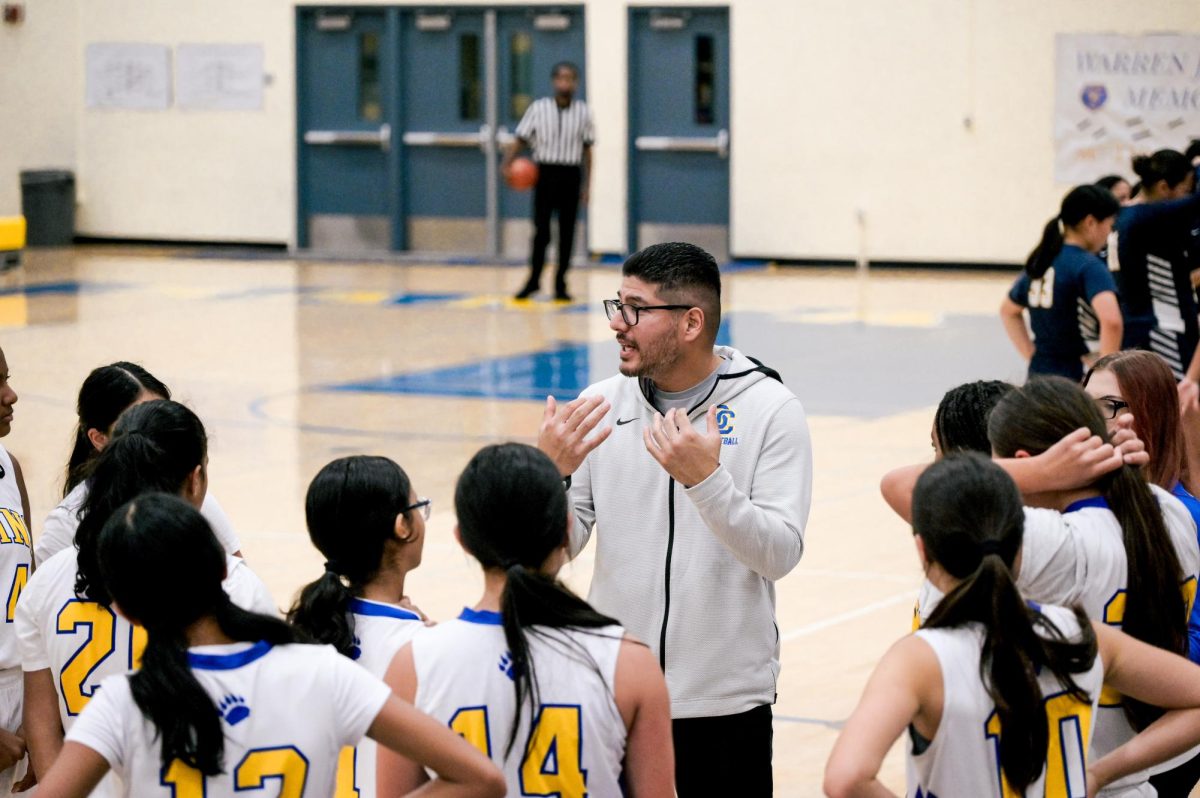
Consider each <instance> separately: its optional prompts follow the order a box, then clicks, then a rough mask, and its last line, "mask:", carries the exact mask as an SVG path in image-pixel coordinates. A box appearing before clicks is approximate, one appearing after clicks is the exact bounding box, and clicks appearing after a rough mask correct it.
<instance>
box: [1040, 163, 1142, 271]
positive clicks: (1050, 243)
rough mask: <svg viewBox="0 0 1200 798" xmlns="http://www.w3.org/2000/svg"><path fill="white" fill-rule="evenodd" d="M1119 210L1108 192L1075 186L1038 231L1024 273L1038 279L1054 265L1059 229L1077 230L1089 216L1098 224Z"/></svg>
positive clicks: (1060, 237)
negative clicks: (1054, 214) (1035, 243)
mask: <svg viewBox="0 0 1200 798" xmlns="http://www.w3.org/2000/svg"><path fill="white" fill-rule="evenodd" d="M1120 210H1121V203H1119V202H1117V198H1116V197H1114V196H1113V195H1112V192H1111V191H1109V190H1108V189H1107V188H1104V187H1103V186H1095V185H1084V186H1076V187H1075V188H1073V189H1071V190H1070V191H1069V192H1067V196H1065V197H1063V201H1062V207H1061V208H1060V209H1059V213H1058V216H1055V217H1054V218H1053V219H1051V220H1050V221H1049V222H1048V223H1047V224H1046V227H1045V229H1044V230H1042V240H1041V241H1040V242H1038V245H1037V247H1035V248H1034V250H1033V252H1031V253H1029V258H1028V259H1027V260H1026V261H1025V273H1026V274H1028V275H1029V277H1030V279H1032V280H1040V279H1041V278H1042V277H1043V276H1045V274H1046V272H1047V271H1048V270H1049V269H1050V267H1051V266H1053V265H1054V259H1055V258H1057V257H1058V255H1059V253H1061V252H1062V248H1063V230H1064V228H1068V227H1077V226H1078V225H1079V224H1081V223H1082V222H1083V220H1084V219H1086V218H1088V217H1089V216H1091V217H1092V218H1094V219H1095V220H1096V221H1098V222H1102V221H1104V220H1105V219H1108V218H1110V217H1113V216H1116V215H1117V212H1118V211H1120Z"/></svg>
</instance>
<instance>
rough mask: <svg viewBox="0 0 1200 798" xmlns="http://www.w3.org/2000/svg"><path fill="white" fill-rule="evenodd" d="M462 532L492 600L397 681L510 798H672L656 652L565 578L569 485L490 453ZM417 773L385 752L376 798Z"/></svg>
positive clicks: (426, 639) (465, 497)
mask: <svg viewBox="0 0 1200 798" xmlns="http://www.w3.org/2000/svg"><path fill="white" fill-rule="evenodd" d="M454 504H455V510H456V511H457V515H458V530H457V535H458V538H459V541H460V542H461V543H462V546H463V548H464V549H466V551H467V553H468V554H470V555H471V556H472V557H474V558H475V559H476V560H478V561H479V563H480V565H481V566H483V570H484V594H483V598H482V599H480V601H479V602H478V603H477V604H476V605H475V606H474V607H473V608H471V609H465V610H463V612H462V614H461V615H460V616H459V618H458V619H457V620H453V621H447V622H444V623H441V624H439V625H437V626H435V627H432V628H430V629H426V630H423V631H422V632H420V633H419V634H418V635H417V636H416V637H415V638H414V639H413V642H412V643H410V644H409V645H408V646H406V647H405V648H404V649H402V650H401V652H400V654H399V655H398V656H397V658H396V661H395V663H394V664H393V665H392V668H391V670H390V671H389V673H388V682H389V683H390V684H392V686H393V689H394V690H395V691H396V693H397V695H399V696H400V697H401V698H403V699H405V700H408V701H412V702H413V703H414V704H415V705H416V707H417V708H418V709H420V710H422V711H424V712H427V713H429V714H430V715H432V716H433V717H434V718H436V719H437V720H439V721H441V722H442V723H445V724H448V725H449V726H450V728H452V729H454V730H455V731H457V732H458V733H459V734H461V735H463V736H464V737H465V738H466V739H467V740H468V741H469V742H470V743H472V744H473V745H474V746H475V747H476V748H478V749H479V750H480V751H482V752H484V753H486V754H487V755H488V756H489V757H490V758H491V759H492V761H493V762H496V763H497V764H499V765H500V766H501V767H502V768H503V770H504V774H505V776H506V777H507V779H508V794H509V795H522V794H524V795H558V796H560V798H582V796H584V795H589V796H592V797H593V798H616V796H620V795H622V794H623V792H622V787H621V785H620V784H619V780H620V779H621V778H622V767H624V773H623V777H624V781H625V785H626V787H627V788H628V792H629V794H632V795H635V796H639V798H640V797H641V796H650V798H658V797H659V796H662V797H663V798H670V796H673V795H674V772H673V770H674V757H673V752H672V744H671V717H670V702H669V699H668V696H667V689H666V682H665V681H664V679H663V676H662V672H661V671H660V670H659V667H658V663H657V662H656V661H655V659H654V657H653V655H652V654H651V653H650V650H649V649H648V648H647V647H646V646H644V645H642V644H641V643H638V642H636V641H634V640H631V639H629V638H627V637H625V635H624V630H623V629H622V628H621V627H620V626H619V625H618V624H617V622H616V621H614V620H612V619H611V618H606V617H604V616H603V615H600V614H599V613H597V612H596V611H595V610H593V609H592V608H591V607H590V606H589V605H588V604H587V602H585V601H583V600H582V599H580V598H579V597H578V596H575V595H574V594H573V593H571V592H570V591H568V590H567V589H566V588H564V587H563V586H562V585H561V584H560V583H559V582H558V581H557V580H556V576H555V575H556V574H557V573H558V570H559V568H560V567H561V566H562V565H563V563H565V562H566V560H567V550H566V546H567V532H568V530H569V529H570V528H571V523H572V519H571V517H570V513H569V511H568V507H567V495H566V491H565V490H564V488H563V483H562V477H561V476H560V475H559V473H558V469H557V468H556V467H555V465H554V464H553V462H551V460H550V459H549V458H548V457H547V456H546V455H545V454H543V453H542V452H540V451H538V450H537V449H535V448H533V447H531V446H525V445H522V444H516V443H508V444H502V445H498V446H489V447H486V448H484V449H483V450H481V451H480V452H479V453H478V454H476V455H475V457H474V458H472V460H471V462H470V463H469V464H468V465H467V468H466V470H465V471H464V472H463V474H462V476H461V477H459V481H458V487H457V489H456V491H455V497H454ZM426 777H427V774H426V773H425V772H424V771H423V769H422V768H421V766H420V765H419V763H416V762H413V761H411V760H406V759H404V758H403V757H400V756H396V755H393V754H390V753H389V752H386V751H384V750H382V749H381V750H380V751H379V770H378V778H379V794H380V795H395V794H400V793H403V792H406V791H408V790H412V789H414V788H415V787H416V786H418V785H419V784H420V783H421V782H422V781H424V780H425V778H426Z"/></svg>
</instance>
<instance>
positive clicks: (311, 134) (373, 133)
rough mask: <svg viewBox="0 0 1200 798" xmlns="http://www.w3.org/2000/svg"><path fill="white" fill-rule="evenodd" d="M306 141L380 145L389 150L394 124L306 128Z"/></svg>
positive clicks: (330, 143) (364, 145)
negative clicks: (354, 128) (345, 127)
mask: <svg viewBox="0 0 1200 798" xmlns="http://www.w3.org/2000/svg"><path fill="white" fill-rule="evenodd" d="M304 143H305V144H322V145H339V144H342V145H349V146H352V147H378V148H379V149H381V150H383V151H384V152H387V151H388V150H390V149H391V146H392V126H391V125H381V126H380V128H379V130H306V131H304Z"/></svg>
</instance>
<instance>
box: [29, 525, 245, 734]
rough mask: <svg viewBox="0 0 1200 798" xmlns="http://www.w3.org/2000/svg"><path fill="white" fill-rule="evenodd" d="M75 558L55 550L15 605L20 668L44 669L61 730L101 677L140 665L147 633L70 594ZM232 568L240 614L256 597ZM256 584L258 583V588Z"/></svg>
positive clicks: (238, 568)
mask: <svg viewBox="0 0 1200 798" xmlns="http://www.w3.org/2000/svg"><path fill="white" fill-rule="evenodd" d="M78 555H79V552H77V551H76V550H75V549H74V548H69V549H66V550H64V551H60V552H59V553H58V554H56V555H54V556H53V557H51V558H50V559H49V560H48V561H47V562H45V563H43V564H42V565H41V566H40V567H39V568H38V569H37V571H36V572H35V573H34V575H33V576H32V577H30V579H29V584H28V586H27V587H26V588H25V592H24V593H23V594H22V596H21V602H20V604H18V605H17V616H16V628H17V636H18V638H19V640H20V647H21V668H22V669H23V670H25V671H39V670H45V669H46V668H49V669H50V671H51V675H52V676H53V678H54V685H55V687H56V688H57V690H58V710H59V715H60V717H61V718H62V724H63V728H64V729H68V730H69V729H70V728H71V726H72V724H74V723H75V720H76V718H77V717H78V716H79V714H80V713H81V712H83V709H84V707H86V706H87V704H88V702H89V701H90V700H91V699H92V698H93V696H94V695H95V692H96V688H97V687H98V686H99V685H100V682H102V681H103V680H104V679H105V678H107V677H109V676H113V675H116V674H122V673H128V672H129V671H131V670H133V669H134V668H135V667H136V666H137V664H138V663H139V662H140V661H141V657H142V650H143V649H144V648H145V646H146V633H145V630H143V629H142V628H141V627H135V626H134V625H133V624H131V623H129V621H127V620H125V619H124V618H122V617H121V616H120V615H118V614H117V613H116V612H114V611H113V610H112V609H111V608H110V607H106V606H104V605H103V604H98V603H96V602H94V601H88V600H87V599H81V598H79V597H77V596H76V595H75V576H76V573H77V572H78ZM230 559H231V560H233V561H236V562H234V563H233V566H234V567H233V568H232V570H231V571H230V575H229V578H227V579H226V580H225V582H224V583H223V585H224V587H225V592H226V593H228V594H229V595H230V597H231V598H232V599H233V601H234V602H235V603H236V604H238V605H239V606H242V607H244V608H245V609H249V610H254V609H255V606H254V604H253V603H251V604H250V606H246V604H245V602H246V598H247V597H248V596H249V597H253V596H257V595H258V593H259V591H258V590H257V589H255V588H254V586H253V585H249V586H247V584H246V582H247V580H248V579H249V578H250V577H253V579H254V580H257V579H258V577H256V576H254V575H253V573H252V572H251V571H250V569H249V567H248V566H246V564H245V563H244V562H242V561H241V560H239V559H238V558H236V557H234V558H230ZM260 584H261V583H260Z"/></svg>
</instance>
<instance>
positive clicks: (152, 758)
mask: <svg viewBox="0 0 1200 798" xmlns="http://www.w3.org/2000/svg"><path fill="white" fill-rule="evenodd" d="M188 660H189V662H190V664H191V667H192V672H193V673H194V674H195V675H196V678H197V680H198V681H199V682H200V684H201V685H203V687H204V689H205V690H206V691H207V692H208V694H209V696H211V697H212V700H213V704H214V705H215V706H216V708H217V710H218V711H219V712H220V713H221V718H222V722H221V730H222V731H223V732H224V734H225V756H224V763H225V772H224V773H222V774H219V775H216V776H207V777H205V776H203V775H201V774H200V772H199V771H197V770H194V769H192V768H190V767H188V766H187V765H184V764H183V763H181V762H178V761H176V762H174V763H172V764H171V766H170V767H168V768H166V769H165V770H164V768H163V764H162V738H161V737H156V731H155V729H154V726H153V725H152V724H151V723H150V721H149V720H147V719H146V718H145V716H143V715H142V712H141V710H140V709H138V706H137V705H136V704H135V703H134V700H133V695H132V693H131V691H130V688H129V677H128V676H124V675H122V676H115V677H110V678H108V679H105V681H104V684H103V685H102V686H103V689H102V690H101V691H100V694H99V695H98V696H97V697H96V699H95V700H94V701H93V702H92V703H91V704H90V705H89V706H88V709H87V711H86V712H84V713H83V715H81V716H80V718H79V720H78V722H77V723H75V725H74V726H73V727H72V728H71V730H70V731H69V732H67V740H69V741H72V742H76V743H80V744H82V745H86V746H87V747H88V748H91V749H92V750H93V751H95V752H96V753H98V754H100V756H102V757H104V759H105V760H106V761H107V762H108V763H109V765H110V766H111V767H112V768H113V770H114V771H115V772H116V773H117V775H118V776H119V777H120V784H121V787H120V792H119V793H118V794H120V795H127V796H135V795H136V796H162V798H234V796H235V795H239V796H240V795H245V794H246V791H250V794H252V795H258V794H259V793H258V792H257V790H259V789H262V790H263V791H264V792H263V793H262V794H264V795H280V796H302V795H303V796H326V795H333V792H334V779H335V771H336V768H337V759H338V752H339V751H340V750H342V748H343V747H344V746H347V745H353V744H355V743H357V742H358V741H359V740H360V739H361V738H362V736H363V735H364V734H366V732H367V729H368V728H370V726H371V724H372V723H373V722H374V721H375V718H376V717H377V716H378V715H379V712H380V710H381V709H383V706H384V704H385V703H386V702H387V700H388V698H389V697H390V696H391V690H389V689H388V687H387V685H385V684H384V683H383V682H381V681H380V680H379V679H376V678H375V677H374V676H372V675H370V674H369V673H367V672H366V671H365V670H363V669H362V668H360V667H358V666H356V665H355V664H354V663H352V662H350V661H349V660H348V659H346V658H345V657H343V656H341V655H340V654H338V653H337V652H336V651H335V650H334V649H333V648H331V647H329V646H304V645H287V646H271V645H270V644H269V643H266V642H259V643H254V644H247V643H238V644H234V645H225V646H200V647H197V648H193V649H190V650H189V652H188Z"/></svg>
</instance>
